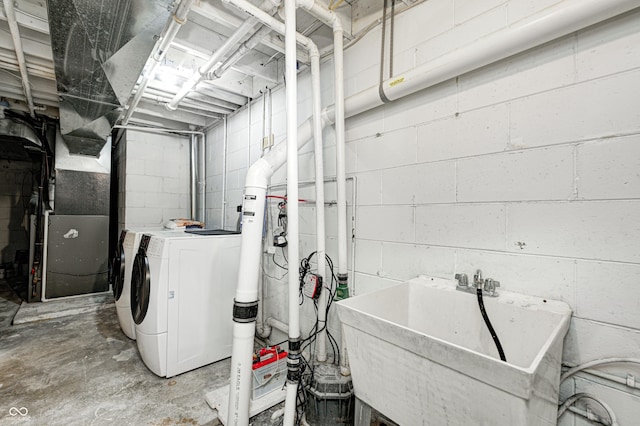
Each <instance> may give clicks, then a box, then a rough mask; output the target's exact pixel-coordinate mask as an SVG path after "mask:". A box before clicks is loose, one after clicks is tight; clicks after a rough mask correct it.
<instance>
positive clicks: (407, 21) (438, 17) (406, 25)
mask: <svg viewBox="0 0 640 426" xmlns="http://www.w3.org/2000/svg"><path fill="white" fill-rule="evenodd" d="M454 9H455V6H454V2H451V1H447V0H429V1H428V2H425V3H424V4H422V5H420V9H418V10H416V11H414V12H416V13H420V14H421V16H424V17H432V19H429V21H428V22H429V23H428V24H427V25H425V21H424V20H422V19H415V17H412V16H411V15H412V13H411V12H410V13H403V14H400V15H398V16H397V17H396V22H395V26H394V30H395V32H396V34H394V36H393V39H394V45H395V46H402V47H406V48H408V47H414V46H415V45H416V44H417V41H420V40H428V39H430V38H432V37H435V36H437V35H438V34H442V33H443V32H445V31H448V30H450V29H451V28H453V26H454V18H455V12H454ZM416 34H420V36H419V37H416ZM387 37H388V35H387ZM376 40H380V32H378V37H377V38H376ZM396 48H397V47H396ZM369 61H370V59H369Z"/></svg>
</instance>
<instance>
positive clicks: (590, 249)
mask: <svg viewBox="0 0 640 426" xmlns="http://www.w3.org/2000/svg"><path fill="white" fill-rule="evenodd" d="M507 250H508V251H513V252H522V253H535V254H545V255H552V256H566V257H574V258H582V259H594V260H615V261H622V262H636V263H638V262H640V201H610V202H586V201H585V202H565V203H562V202H558V203H522V204H512V205H509V206H508V221H507Z"/></svg>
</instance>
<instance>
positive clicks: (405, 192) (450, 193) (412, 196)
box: [381, 161, 456, 204]
mask: <svg viewBox="0 0 640 426" xmlns="http://www.w3.org/2000/svg"><path fill="white" fill-rule="evenodd" d="M455 170H456V164H455V162H454V161H443V162H438V163H427V164H418V165H415V166H407V167H398V168H394V169H387V170H383V171H382V172H381V174H382V203H383V204H426V203H429V204H432V203H452V202H455V201H456V187H455V185H456V171H455Z"/></svg>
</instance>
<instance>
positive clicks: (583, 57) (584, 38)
mask: <svg viewBox="0 0 640 426" xmlns="http://www.w3.org/2000/svg"><path fill="white" fill-rule="evenodd" d="M639 27H640V11H639V10H638V9H636V10H634V11H632V12H630V13H626V14H624V15H621V16H618V17H616V18H613V19H609V20H607V21H605V22H602V23H600V24H597V25H594V26H592V27H589V28H587V29H585V30H583V31H580V32H579V33H578V44H577V46H578V48H577V51H576V63H577V76H578V80H579V81H586V80H590V79H593V78H598V77H603V76H606V75H610V74H616V73H620V72H622V71H625V70H631V69H634V68H638V67H640V55H639V54H638V46H640V32H638V28H639Z"/></svg>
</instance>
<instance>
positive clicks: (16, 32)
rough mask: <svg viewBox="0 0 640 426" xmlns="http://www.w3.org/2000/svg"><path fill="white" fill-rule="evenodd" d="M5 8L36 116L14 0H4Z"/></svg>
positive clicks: (32, 109)
mask: <svg viewBox="0 0 640 426" xmlns="http://www.w3.org/2000/svg"><path fill="white" fill-rule="evenodd" d="M3 2H4V10H5V13H6V15H7V21H8V22H9V32H10V33H11V39H12V40H13V48H14V49H15V52H16V59H18V68H19V69H20V78H21V80H22V90H23V91H24V97H25V99H26V101H27V106H28V107H29V115H31V118H35V117H36V113H35V106H34V104H33V95H32V94H31V83H30V82H29V72H28V71H27V61H26V59H25V58H24V50H22V38H21V37H20V28H19V27H18V21H17V19H16V11H15V9H14V7H13V0H3Z"/></svg>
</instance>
